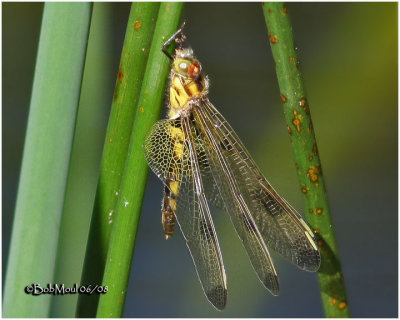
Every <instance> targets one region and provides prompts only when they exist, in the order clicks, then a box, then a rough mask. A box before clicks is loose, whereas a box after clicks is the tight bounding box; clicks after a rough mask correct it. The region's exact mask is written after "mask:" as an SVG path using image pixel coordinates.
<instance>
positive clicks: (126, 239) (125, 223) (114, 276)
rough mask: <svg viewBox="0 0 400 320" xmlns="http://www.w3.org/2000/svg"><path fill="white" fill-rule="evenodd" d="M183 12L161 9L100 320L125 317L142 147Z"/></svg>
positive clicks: (174, 6)
mask: <svg viewBox="0 0 400 320" xmlns="http://www.w3.org/2000/svg"><path fill="white" fill-rule="evenodd" d="M182 8H183V4H182V3H179V2H173V3H168V2H164V3H161V5H160V10H159V14H158V18H157V24H156V28H155V31H154V36H153V42H152V45H151V49H150V54H149V60H148V63H147V66H146V73H145V76H144V79H143V84H142V89H141V93H140V98H139V101H138V108H137V110H136V117H135V121H134V124H133V128H132V134H131V139H130V145H129V151H128V156H127V161H126V164H125V170H124V174H123V177H122V181H121V188H120V191H119V197H118V202H117V206H116V209H115V214H114V216H113V217H112V224H113V228H112V233H111V238H110V246H109V251H108V254H107V262H106V268H105V271H104V278H103V286H108V292H107V294H104V295H101V297H100V301H99V306H98V310H97V317H121V316H122V313H123V308H124V304H125V298H126V290H127V286H128V279H129V273H130V269H131V262H132V257H133V251H134V246H135V239H136V234H137V229H138V224H139V219H140V211H141V207H142V201H143V195H144V190H145V187H146V181H147V175H148V166H147V163H146V161H145V158H144V154H143V149H142V145H143V142H144V139H145V136H146V134H147V132H148V131H149V130H150V128H151V126H152V125H153V124H154V122H155V121H156V120H157V119H158V118H159V116H160V111H161V106H162V101H163V97H164V92H165V87H166V82H167V77H168V71H169V60H168V59H167V57H166V56H165V55H164V54H163V53H162V52H161V47H162V45H163V43H164V42H165V40H166V39H167V38H168V37H169V36H170V35H171V34H172V33H173V32H175V31H176V29H177V27H178V24H179V20H180V16H181V12H182Z"/></svg>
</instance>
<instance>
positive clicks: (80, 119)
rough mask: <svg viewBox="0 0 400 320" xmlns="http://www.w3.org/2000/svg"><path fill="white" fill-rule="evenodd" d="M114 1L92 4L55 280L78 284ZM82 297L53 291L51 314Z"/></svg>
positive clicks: (104, 104) (106, 92) (99, 143)
mask: <svg viewBox="0 0 400 320" xmlns="http://www.w3.org/2000/svg"><path fill="white" fill-rule="evenodd" d="M111 7H112V4H111V3H109V2H95V3H94V4H93V13H92V19H91V20H92V21H91V25H90V34H89V43H88V48H87V53H86V63H85V71H84V74H83V80H82V89H81V96H80V101H79V110H78V114H77V119H76V127H75V135H74V142H73V146H72V153H71V161H70V167H69V174H68V180H67V187H66V193H65V201H64V208H63V215H62V219H61V228H60V236H59V241H58V251H57V268H56V272H55V276H54V283H63V284H65V286H66V287H72V286H73V285H74V284H75V283H77V284H79V283H80V280H81V276H82V268H83V261H84V258H85V251H86V245H87V239H88V233H89V226H90V219H91V217H92V212H93V203H94V197H95V193H96V187H97V181H98V174H99V167H100V157H101V152H102V147H103V140H104V131H103V130H100V129H102V128H103V127H104V121H105V119H104V114H105V113H106V110H108V109H109V107H110V105H109V97H110V92H112V88H110V83H112V82H111V81H110V79H113V76H114V72H113V70H112V67H111V65H110V64H109V63H108V62H109V61H108V60H109V59H108V50H107V49H108V48H109V47H110V44H111V42H112V41H111V24H112V23H113V21H112V19H111V9H112V8H111ZM78 297H79V295H78V294H70V295H56V296H53V297H52V303H51V305H52V306H51V314H50V317H52V318H53V317H58V318H71V317H74V316H75V310H76V305H77V301H78Z"/></svg>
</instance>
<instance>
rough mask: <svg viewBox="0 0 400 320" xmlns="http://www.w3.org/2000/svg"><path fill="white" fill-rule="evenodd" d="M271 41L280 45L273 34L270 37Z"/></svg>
mask: <svg viewBox="0 0 400 320" xmlns="http://www.w3.org/2000/svg"><path fill="white" fill-rule="evenodd" d="M269 41H271V43H278V38H277V37H276V36H274V35H273V34H271V35H270V36H269Z"/></svg>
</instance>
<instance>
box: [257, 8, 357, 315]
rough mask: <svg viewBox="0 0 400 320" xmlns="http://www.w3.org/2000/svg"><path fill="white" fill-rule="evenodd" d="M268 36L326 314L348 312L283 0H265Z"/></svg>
mask: <svg viewBox="0 0 400 320" xmlns="http://www.w3.org/2000/svg"><path fill="white" fill-rule="evenodd" d="M263 10H264V15H265V20H266V23H267V27H268V37H269V41H270V44H271V49H272V54H273V57H274V60H275V65H276V73H277V76H278V82H279V88H280V91H281V93H280V94H281V101H282V102H283V107H284V113H285V118H286V122H287V126H288V131H289V134H290V141H291V144H292V147H293V155H294V159H295V161H296V169H297V174H298V178H299V181H300V188H301V192H302V195H303V201H304V204H305V208H306V218H307V220H308V222H309V223H310V225H311V227H312V228H313V229H314V231H315V233H316V235H317V239H318V247H319V250H320V252H321V258H322V261H321V267H320V269H319V271H318V280H319V284H320V289H321V297H322V302H323V307H324V311H325V316H326V317H329V318H331V317H335V318H336V317H339V318H343V317H349V316H350V313H349V306H348V303H347V298H346V290H345V284H344V278H343V274H342V270H341V265H340V259H339V254H338V249H337V245H336V240H335V233H334V229H333V227H332V221H331V215H330V209H329V205H328V197H327V194H326V190H325V184H324V178H323V175H322V167H321V162H320V158H319V154H318V148H317V143H316V140H315V134H314V130H313V125H312V121H311V115H310V109H309V106H308V102H307V99H306V94H305V90H304V87H303V82H302V77H301V73H300V71H299V68H298V63H299V62H298V58H297V54H296V49H295V46H294V41H293V34H292V27H291V23H290V19H289V17H288V13H287V8H286V7H285V6H284V4H283V3H281V2H274V3H272V2H266V3H264V4H263Z"/></svg>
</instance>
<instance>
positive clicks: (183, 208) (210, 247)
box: [144, 119, 227, 310]
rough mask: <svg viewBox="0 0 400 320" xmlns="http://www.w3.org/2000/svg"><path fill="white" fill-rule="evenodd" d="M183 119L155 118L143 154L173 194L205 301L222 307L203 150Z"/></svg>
mask: <svg viewBox="0 0 400 320" xmlns="http://www.w3.org/2000/svg"><path fill="white" fill-rule="evenodd" d="M186 120H187V119H183V120H181V119H177V120H161V121H158V122H157V123H156V124H155V125H154V126H153V128H152V129H151V131H150V132H149V134H148V136H147V138H146V141H145V144H144V149H145V156H146V159H147V161H148V163H149V166H150V168H151V169H152V170H153V171H154V172H155V173H156V175H157V176H158V177H160V179H161V180H162V181H163V182H164V184H165V185H166V186H167V187H169V188H171V191H172V192H174V193H175V197H176V206H177V207H176V211H175V216H176V219H177V221H178V224H179V227H180V229H181V231H182V234H183V236H184V238H185V240H186V244H187V246H188V248H189V251H190V254H191V256H192V259H193V262H194V264H195V267H196V271H197V274H198V277H199V280H200V283H201V285H202V288H203V291H204V293H205V295H206V296H207V298H208V300H209V301H210V302H211V303H212V304H213V305H214V306H215V307H216V308H217V309H219V310H221V309H224V308H225V305H226V298H227V283H226V275H225V269H224V265H223V261H222V255H221V251H220V247H219V243H218V238H217V235H216V232H215V228H214V225H213V222H212V219H211V215H210V210H209V207H208V204H207V201H206V198H205V193H204V189H203V186H202V177H201V173H200V164H199V162H200V163H201V162H202V161H203V162H204V156H203V155H205V152H204V150H202V149H201V148H202V144H201V143H199V142H198V141H196V140H197V139H196V134H195V132H193V135H192V136H188V135H187V133H186V134H185V131H184V129H185V128H184V127H185V126H187V125H188V124H187V123H186V124H184V123H185V121H186ZM186 130H192V129H190V128H186ZM190 150H192V151H190ZM204 165H205V164H204V163H203V164H202V166H203V167H204ZM169 181H172V182H173V183H176V186H172V185H171V184H170V183H169Z"/></svg>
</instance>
